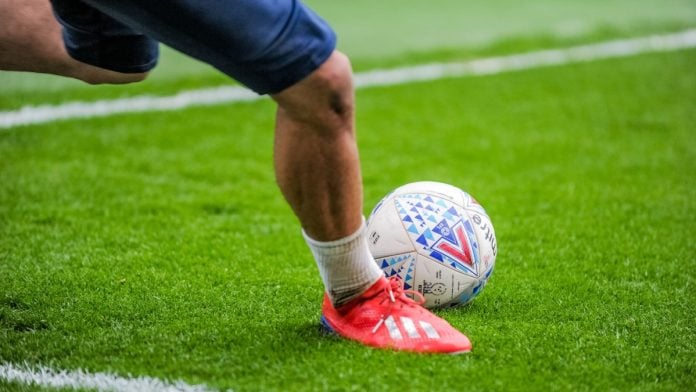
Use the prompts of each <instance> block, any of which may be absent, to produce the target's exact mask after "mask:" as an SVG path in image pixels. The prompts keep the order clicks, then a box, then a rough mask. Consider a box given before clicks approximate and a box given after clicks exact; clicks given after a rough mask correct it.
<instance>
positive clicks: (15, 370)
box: [0, 363, 215, 392]
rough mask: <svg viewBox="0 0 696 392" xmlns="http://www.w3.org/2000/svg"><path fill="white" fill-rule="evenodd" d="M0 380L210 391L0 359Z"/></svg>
mask: <svg viewBox="0 0 696 392" xmlns="http://www.w3.org/2000/svg"><path fill="white" fill-rule="evenodd" d="M0 380H3V381H9V382H14V383H20V384H25V385H37V386H41V387H48V388H61V389H65V388H70V389H78V388H80V389H92V390H97V391H113V392H131V391H148V392H214V391H215V390H214V389H210V388H208V387H207V386H205V385H189V384H186V383H185V382H183V381H181V380H179V381H174V382H171V383H170V382H168V381H164V380H160V379H157V378H152V377H145V376H139V377H135V378H132V377H120V376H117V375H115V374H111V373H87V372H85V371H83V370H73V371H67V370H55V369H51V368H47V367H44V366H29V365H23V366H17V365H13V364H9V363H0Z"/></svg>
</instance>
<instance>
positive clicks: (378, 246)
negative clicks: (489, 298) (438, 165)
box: [367, 181, 497, 308]
mask: <svg viewBox="0 0 696 392" xmlns="http://www.w3.org/2000/svg"><path fill="white" fill-rule="evenodd" d="M367 235H368V242H369V246H370V251H371V252H372V255H373V256H374V257H375V261H376V262H377V264H378V265H379V266H380V268H381V269H382V270H383V271H384V273H385V275H386V276H387V277H391V276H394V275H397V276H399V277H400V278H401V280H402V281H403V284H404V288H405V289H407V290H417V291H418V292H420V293H421V294H423V296H424V297H425V300H426V302H425V304H424V306H425V307H427V308H440V307H449V306H456V305H463V304H466V303H468V302H470V301H471V300H473V299H474V297H476V296H477V295H478V294H479V293H481V290H483V286H484V285H485V284H486V282H487V281H488V278H490V276H491V273H492V272H493V266H494V264H495V257H496V253H497V243H496V239H495V231H494V230H493V224H491V220H490V218H489V217H488V215H487V214H486V211H485V210H484V209H483V207H481V205H480V204H479V203H478V202H477V201H476V200H475V199H474V198H473V197H471V196H470V195H469V194H468V193H466V192H464V191H462V190H461V189H459V188H457V187H454V186H452V185H448V184H443V183H439V182H428V181H424V182H414V183H411V184H407V185H404V186H402V187H399V188H397V189H396V190H394V191H393V192H392V193H390V194H388V195H387V196H385V197H384V198H383V199H382V201H380V202H379V203H378V204H377V206H376V207H375V208H374V210H373V211H372V213H371V214H370V217H369V219H368V222H367Z"/></svg>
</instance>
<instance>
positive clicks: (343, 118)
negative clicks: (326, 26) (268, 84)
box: [273, 51, 354, 128]
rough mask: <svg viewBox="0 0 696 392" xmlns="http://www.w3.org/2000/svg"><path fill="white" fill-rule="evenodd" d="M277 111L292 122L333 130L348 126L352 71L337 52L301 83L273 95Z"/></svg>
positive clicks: (350, 116)
mask: <svg viewBox="0 0 696 392" xmlns="http://www.w3.org/2000/svg"><path fill="white" fill-rule="evenodd" d="M273 99H275V100H276V102H278V105H279V110H282V111H284V112H285V114H287V115H289V116H291V117H293V118H294V119H296V120H300V121H304V122H309V123H313V124H315V125H320V126H323V127H329V128H336V127H341V125H343V124H348V123H352V120H353V112H354V92H353V71H352V68H351V64H350V60H349V59H348V57H347V56H346V55H344V54H343V53H340V52H338V51H336V52H334V53H333V54H332V55H331V56H330V57H329V59H328V60H327V61H326V62H324V64H322V65H321V66H320V67H319V68H318V69H317V70H315V71H314V72H313V73H312V74H310V75H309V76H308V77H307V78H305V79H304V80H302V81H300V82H298V83H297V84H295V85H293V86H291V87H289V88H288V89H286V90H284V91H282V92H280V93H279V94H275V95H274V96H273Z"/></svg>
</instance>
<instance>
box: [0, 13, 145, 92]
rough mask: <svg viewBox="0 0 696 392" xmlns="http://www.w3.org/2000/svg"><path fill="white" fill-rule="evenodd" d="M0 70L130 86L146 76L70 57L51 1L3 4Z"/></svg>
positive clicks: (0, 34)
mask: <svg viewBox="0 0 696 392" xmlns="http://www.w3.org/2000/svg"><path fill="white" fill-rule="evenodd" d="M0 15H2V20H1V21H0V70H5V71H24V72H39V73H49V74H54V75H60V76H67V77H72V78H75V79H80V80H82V81H85V82H87V83H91V84H100V83H114V84H120V83H131V82H137V81H141V80H143V79H144V78H145V77H146V76H147V72H137V73H123V72H115V71H111V70H108V69H103V68H99V67H95V66H92V65H89V64H86V63H83V62H80V61H77V60H75V59H73V58H72V57H70V56H69V55H68V52H67V50H66V49H65V45H64V42H63V37H62V34H61V26H60V24H59V23H58V21H57V20H56V19H55V17H54V15H53V12H52V10H51V5H50V3H49V0H0Z"/></svg>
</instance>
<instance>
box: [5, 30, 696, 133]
mask: <svg viewBox="0 0 696 392" xmlns="http://www.w3.org/2000/svg"><path fill="white" fill-rule="evenodd" d="M694 47H696V29H690V30H686V31H682V32H679V33H673V34H663V35H652V36H647V37H642V38H633V39H622V40H613V41H606V42H600V43H596V44H589V45H581V46H574V47H570V48H565V49H553V50H541V51H535V52H528V53H522V54H514V55H508V56H499V57H489V58H483V59H479V60H471V61H464V62H452V63H432V64H425V65H418V66H412V67H403V68H394V69H386V70H374V71H369V72H363V73H358V74H356V75H355V86H356V88H368V87H378V86H393V85H398V84H405V83H413V82H418V81H429V80H438V79H443V78H452V77H463V76H476V75H492V74H498V73H502V72H510V71H517V70H524V69H532V68H539V67H547V66H553V65H564V64H572V63H579V62H587V61H594V60H600V59H608V58H615V57H627V56H633V55H637V54H641V53H650V52H666V51H674V50H680V49H688V48H694ZM260 98H261V97H260V96H258V95H256V94H255V93H253V92H251V91H249V90H246V89H244V88H242V87H231V86H228V87H215V88H204V89H198V90H190V91H183V92H181V93H178V94H176V95H171V96H149V95H141V96H135V97H131V98H123V99H112V100H100V101H93V102H81V101H75V102H66V103H63V104H59V105H40V106H31V105H28V106H24V107H22V108H20V109H18V110H12V111H0V129H2V128H12V127H17V126H22V125H31V124H41V123H48V122H52V121H57V120H71V119H80V118H92V117H106V116H111V115H114V114H120V113H136V112H151V111H165V110H177V109H182V108H187V107H193V106H211V105H219V104H222V103H232V102H248V101H255V100H257V99H260Z"/></svg>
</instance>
